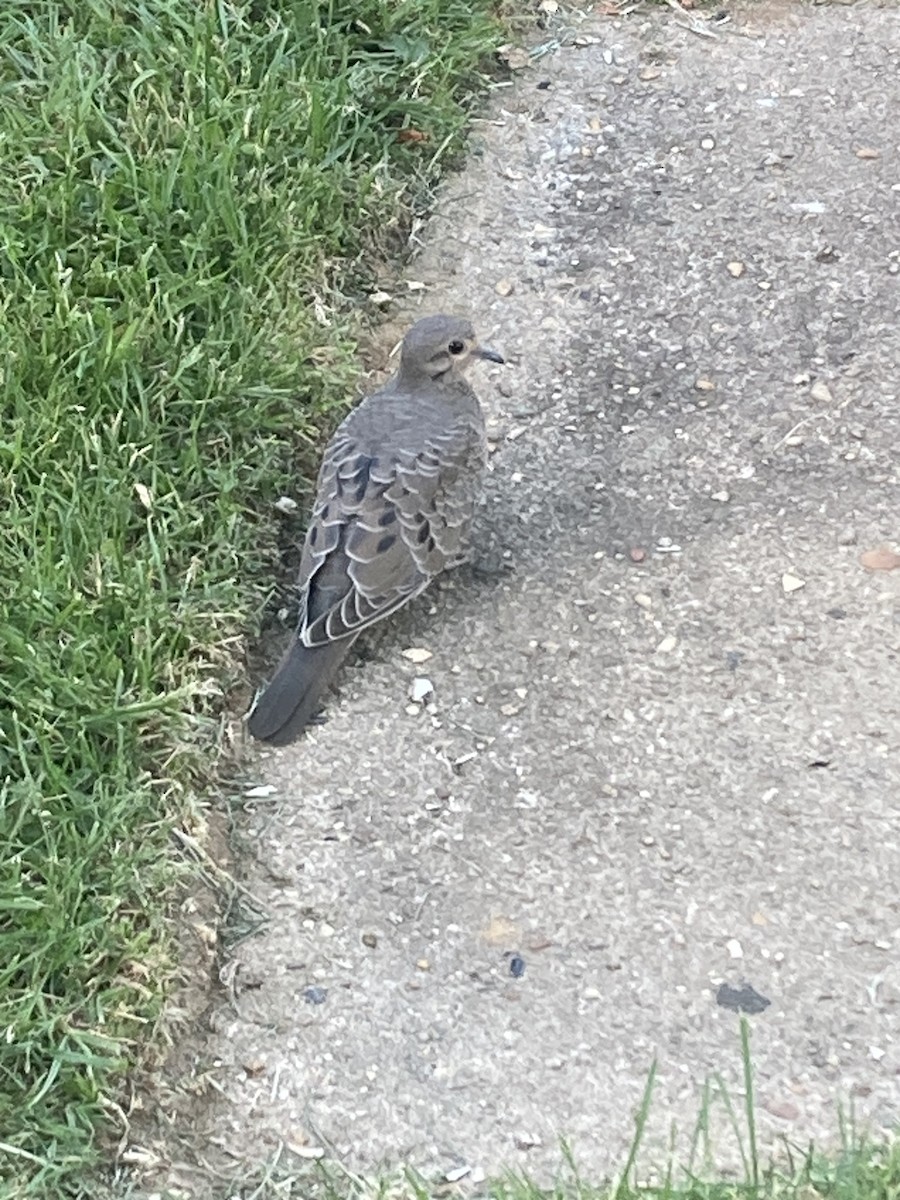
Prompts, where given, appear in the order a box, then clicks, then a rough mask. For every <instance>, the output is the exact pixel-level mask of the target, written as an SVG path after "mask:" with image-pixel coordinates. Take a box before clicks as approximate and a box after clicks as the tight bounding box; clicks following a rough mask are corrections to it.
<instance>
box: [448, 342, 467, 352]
mask: <svg viewBox="0 0 900 1200" xmlns="http://www.w3.org/2000/svg"><path fill="white" fill-rule="evenodd" d="M465 348H466V345H465V342H460V341H455V342H451V343H450V345H449V346H448V347H447V349H448V350H449V351H450V353H451V354H462V352H463V350H465Z"/></svg>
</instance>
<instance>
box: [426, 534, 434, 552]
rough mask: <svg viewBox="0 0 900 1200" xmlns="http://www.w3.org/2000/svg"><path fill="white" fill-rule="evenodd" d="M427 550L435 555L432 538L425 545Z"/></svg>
mask: <svg viewBox="0 0 900 1200" xmlns="http://www.w3.org/2000/svg"><path fill="white" fill-rule="evenodd" d="M425 549H426V550H427V551H428V553H429V554H433V553H434V538H433V537H430V538H429V539H428V541H427V542H426V543H425Z"/></svg>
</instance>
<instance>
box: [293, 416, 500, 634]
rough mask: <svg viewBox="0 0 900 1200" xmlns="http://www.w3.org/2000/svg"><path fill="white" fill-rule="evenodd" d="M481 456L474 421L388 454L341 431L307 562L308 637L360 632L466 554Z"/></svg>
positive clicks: (303, 578) (303, 580)
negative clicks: (371, 451) (368, 451)
mask: <svg viewBox="0 0 900 1200" xmlns="http://www.w3.org/2000/svg"><path fill="white" fill-rule="evenodd" d="M480 463H481V444H480V438H479V436H478V430H477V428H476V427H475V426H474V424H472V423H469V422H463V423H460V424H459V425H457V426H455V427H453V428H451V429H448V430H447V431H445V432H441V433H439V434H435V435H434V436H432V437H430V438H428V437H426V438H423V439H421V449H419V450H417V451H406V450H403V449H399V450H394V451H392V452H391V453H390V454H389V455H380V456H372V455H369V454H366V453H364V452H362V451H361V450H360V448H359V444H358V443H357V441H356V440H355V439H354V437H353V435H352V432H351V431H350V430H344V429H343V428H342V429H339V430H338V432H337V434H336V435H335V437H334V439H333V440H332V442H331V444H330V445H329V447H328V449H327V450H326V453H325V458H324V460H323V462H322V467H321V470H320V472H319V481H318V487H317V495H316V504H315V507H314V510H313V514H312V520H311V522H310V526H309V529H308V531H307V535H306V543H305V545H304V550H303V559H302V562H301V566H300V579H299V584H300V589H301V613H300V626H299V630H298V633H299V636H300V638H301V640H302V642H303V643H304V645H307V646H316V645H322V644H324V643H325V642H329V641H333V640H335V639H337V638H345V637H349V636H352V635H355V634H357V633H359V632H360V631H361V630H362V629H365V628H366V627H367V626H369V625H372V624H373V623H374V622H375V621H379V620H381V618H382V617H386V616H388V615H389V614H390V613H392V612H394V611H395V610H396V609H398V608H400V607H401V606H402V605H403V604H405V603H406V602H407V601H408V600H410V599H412V597H413V596H416V595H417V594H418V593H419V592H421V591H422V590H423V589H424V588H425V587H427V585H428V583H429V582H430V581H431V580H432V579H433V578H434V576H435V575H437V574H439V573H440V572H441V571H443V570H444V569H445V568H446V567H449V566H454V565H456V564H457V563H458V562H459V561H460V560H461V558H463V557H464V556H465V553H466V549H467V537H468V527H469V524H470V523H471V515H472V509H473V506H474V502H475V492H476V489H477V485H478V479H479V475H480V471H479V467H480Z"/></svg>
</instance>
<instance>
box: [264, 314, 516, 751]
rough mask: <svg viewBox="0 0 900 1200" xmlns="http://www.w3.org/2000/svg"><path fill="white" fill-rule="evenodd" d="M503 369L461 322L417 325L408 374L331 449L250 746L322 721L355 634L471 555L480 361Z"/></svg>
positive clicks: (369, 403)
mask: <svg viewBox="0 0 900 1200" xmlns="http://www.w3.org/2000/svg"><path fill="white" fill-rule="evenodd" d="M476 358H486V359H490V360H491V361H492V362H503V359H502V358H501V356H500V355H499V354H498V353H497V352H496V351H495V350H491V349H489V348H487V347H483V346H479V345H478V342H477V339H476V337H475V332H474V330H473V328H472V326H471V324H470V323H469V322H468V321H466V320H463V319H461V318H458V317H448V316H434V317H426V318H425V319H424V320H421V321H418V322H417V323H416V324H415V325H414V326H413V327H412V329H410V331H409V332H408V333H407V335H406V337H405V338H404V339H403V346H402V350H401V355H400V369H399V370H398V372H397V374H396V375H395V376H394V377H393V379H391V380H390V381H389V382H388V383H387V384H386V385H385V386H384V387H383V388H381V389H379V390H378V391H377V392H374V393H373V394H372V395H371V396H367V397H366V398H365V399H364V400H363V401H362V402H361V403H360V404H359V405H357V407H356V408H355V409H354V410H353V411H352V412H351V413H350V414H349V415H348V416H347V417H346V419H345V420H344V421H343V423H342V424H341V425H340V426H339V427H338V429H337V431H336V432H335V434H334V436H333V437H332V439H331V441H330V442H329V444H328V446H327V448H326V450H325V455H324V458H323V461H322V466H321V468H320V470H319V477H318V483H317V485H316V500H315V505H314V507H313V512H312V517H311V519H310V524H309V528H308V530H307V533H306V542H305V544H304V547H303V557H302V560H301V563H300V577H299V590H300V619H299V624H298V627H297V634H296V637H295V638H294V641H293V642H292V644H291V646H290V648H289V650H288V652H287V654H286V655H285V657H284V659H283V660H282V662H281V664H280V665H279V667H278V670H277V671H276V673H275V676H274V678H273V679H272V681H271V683H270V684H269V686H268V688H267V689H266V690H265V691H264V692H263V694H262V696H260V698H259V700H258V701H257V703H256V706H255V708H254V709H253V711H252V712H251V713H250V717H249V721H248V726H249V729H250V732H251V733H252V734H253V736H254V737H257V738H261V739H263V740H266V741H270V742H273V743H275V744H276V745H284V744H285V743H287V742H290V741H292V740H293V739H294V738H295V737H297V736H298V734H300V733H301V732H302V730H303V728H304V727H305V726H306V725H307V724H309V722H310V721H311V720H312V718H313V717H314V716H315V715H316V712H317V709H318V707H319V703H320V700H321V697H322V695H323V693H324V691H325V689H326V688H327V686H328V684H329V683H330V682H331V680H332V678H333V677H334V674H335V672H336V671H337V668H338V667H339V666H340V664H341V662H342V660H343V659H344V657H345V655H346V654H347V652H348V651H349V650H350V647H351V646H352V645H353V643H354V641H355V640H356V638H357V637H358V635H359V634H360V633H361V632H362V631H363V630H364V629H366V628H368V626H370V625H373V624H374V623H375V622H376V621H380V620H381V619H382V618H383V617H386V616H389V615H390V614H391V613H392V612H395V611H396V610H397V609H398V608H400V607H401V606H402V605H404V604H406V603H407V602H408V601H409V600H411V599H412V598H413V597H414V596H417V595H418V594H419V593H420V592H422V591H424V589H425V588H426V587H427V586H428V584H429V583H430V582H431V580H432V579H434V577H435V576H436V575H439V574H440V573H441V572H442V571H445V570H447V569H449V568H451V567H455V566H458V565H459V564H460V563H462V562H463V561H465V559H466V558H467V557H468V556H469V537H470V532H471V524H472V516H473V513H474V508H475V502H476V499H477V496H478V492H479V489H480V483H481V476H482V473H483V470H484V462H485V437H484V416H483V414H482V411H481V406H480V405H479V403H478V398H477V396H476V395H475V393H474V392H473V391H472V388H471V387H470V386H469V384H468V382H467V381H466V379H465V375H464V371H465V369H466V367H467V366H468V365H469V364H470V363H471V361H472V359H476Z"/></svg>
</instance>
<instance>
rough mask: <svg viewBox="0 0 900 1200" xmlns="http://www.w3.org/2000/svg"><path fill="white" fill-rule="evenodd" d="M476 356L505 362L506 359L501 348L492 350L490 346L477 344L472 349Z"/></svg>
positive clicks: (473, 354)
mask: <svg viewBox="0 0 900 1200" xmlns="http://www.w3.org/2000/svg"><path fill="white" fill-rule="evenodd" d="M472 356H473V357H474V358H484V359H487V361H488V362H495V363H505V362H506V359H505V358H504V357H503V355H502V354H501V353H500V351H499V350H492V349H491V347H490V346H476V347H475V349H474V350H473V351H472Z"/></svg>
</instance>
